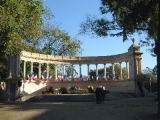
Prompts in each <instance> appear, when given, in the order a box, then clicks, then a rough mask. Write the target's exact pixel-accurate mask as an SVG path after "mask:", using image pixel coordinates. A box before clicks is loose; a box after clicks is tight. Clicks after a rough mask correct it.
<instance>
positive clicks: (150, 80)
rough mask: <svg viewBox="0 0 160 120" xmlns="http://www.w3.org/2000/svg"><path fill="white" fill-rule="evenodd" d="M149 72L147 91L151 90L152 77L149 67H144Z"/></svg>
mask: <svg viewBox="0 0 160 120" xmlns="http://www.w3.org/2000/svg"><path fill="white" fill-rule="evenodd" d="M146 68H147V69H148V72H149V91H150V92H152V79H151V70H150V68H149V67H146Z"/></svg>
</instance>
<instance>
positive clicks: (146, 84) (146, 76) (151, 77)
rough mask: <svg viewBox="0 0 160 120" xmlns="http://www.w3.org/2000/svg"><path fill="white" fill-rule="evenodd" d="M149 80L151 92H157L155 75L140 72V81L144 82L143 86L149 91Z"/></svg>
mask: <svg viewBox="0 0 160 120" xmlns="http://www.w3.org/2000/svg"><path fill="white" fill-rule="evenodd" d="M150 80H151V88H152V92H157V77H156V76H155V75H153V74H151V73H146V74H142V76H141V77H140V81H143V82H144V87H145V89H147V90H148V91H150Z"/></svg>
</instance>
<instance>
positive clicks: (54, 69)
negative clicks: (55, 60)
mask: <svg viewBox="0 0 160 120" xmlns="http://www.w3.org/2000/svg"><path fill="white" fill-rule="evenodd" d="M54 67H55V68H54V70H55V71H54V72H55V73H54V74H55V76H54V78H55V80H57V64H55V66H54Z"/></svg>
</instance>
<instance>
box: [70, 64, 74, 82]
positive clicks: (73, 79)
mask: <svg viewBox="0 0 160 120" xmlns="http://www.w3.org/2000/svg"><path fill="white" fill-rule="evenodd" d="M71 75H72V76H71V81H73V80H74V79H73V64H71Z"/></svg>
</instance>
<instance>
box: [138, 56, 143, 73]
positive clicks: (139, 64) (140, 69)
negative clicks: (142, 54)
mask: <svg viewBox="0 0 160 120" xmlns="http://www.w3.org/2000/svg"><path fill="white" fill-rule="evenodd" d="M141 59H142V58H139V59H138V75H141V73H142V65H141Z"/></svg>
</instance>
